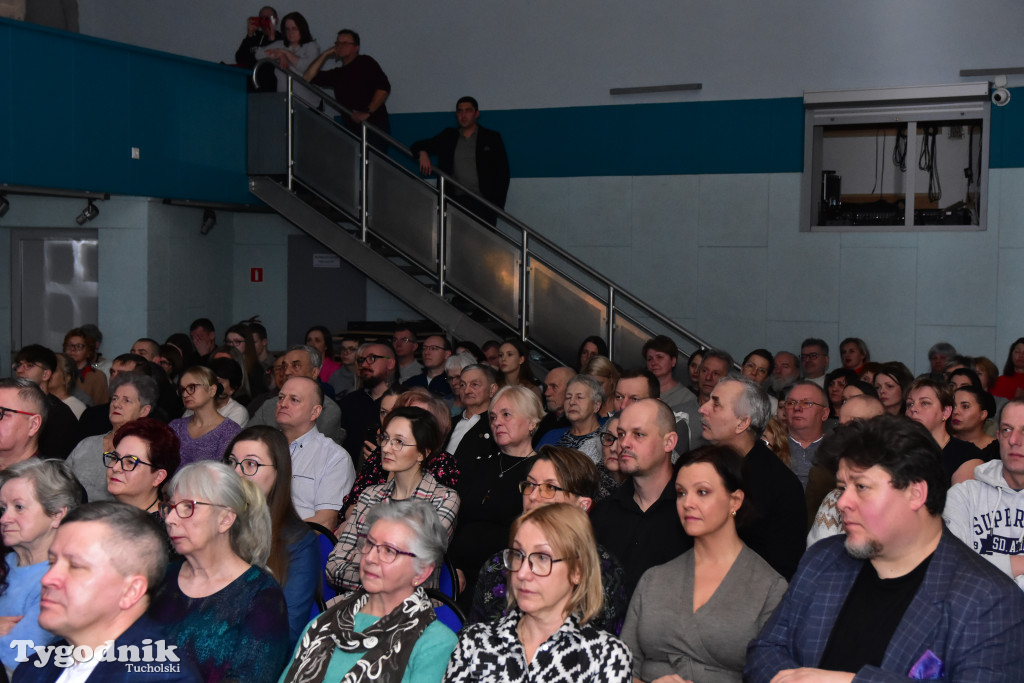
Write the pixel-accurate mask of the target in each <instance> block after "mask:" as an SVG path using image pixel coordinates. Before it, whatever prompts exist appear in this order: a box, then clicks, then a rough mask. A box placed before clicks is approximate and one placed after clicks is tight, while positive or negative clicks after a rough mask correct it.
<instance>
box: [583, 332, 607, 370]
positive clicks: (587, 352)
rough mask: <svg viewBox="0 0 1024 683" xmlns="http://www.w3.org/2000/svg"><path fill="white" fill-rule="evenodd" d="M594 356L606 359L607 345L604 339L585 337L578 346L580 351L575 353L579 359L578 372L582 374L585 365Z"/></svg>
mask: <svg viewBox="0 0 1024 683" xmlns="http://www.w3.org/2000/svg"><path fill="white" fill-rule="evenodd" d="M594 356H604V357H605V358H607V357H608V343H607V342H605V340H604V339H602V338H601V337H597V336H591V337H587V338H586V339H584V340H583V343H582V344H580V350H579V351H578V352H577V353H576V357H577V358H579V365H577V367H578V368H579V371H580V372H581V373H582V372H584V370H583V368H585V367H587V363H589V362H590V359H591V358H593V357H594Z"/></svg>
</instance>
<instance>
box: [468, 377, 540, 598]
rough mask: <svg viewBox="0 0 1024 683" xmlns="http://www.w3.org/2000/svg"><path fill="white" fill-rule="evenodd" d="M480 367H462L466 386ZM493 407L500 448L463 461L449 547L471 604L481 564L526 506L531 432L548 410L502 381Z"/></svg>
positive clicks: (531, 395)
mask: <svg viewBox="0 0 1024 683" xmlns="http://www.w3.org/2000/svg"><path fill="white" fill-rule="evenodd" d="M475 367H479V366H470V368H467V369H466V370H464V371H463V372H462V376H463V377H464V378H465V377H467V375H468V376H469V378H468V381H467V387H469V386H471V385H472V384H473V383H474V382H475V381H476V379H477V378H476V377H475V376H474V371H473V369H472V368H475ZM476 375H479V376H480V377H482V376H483V373H482V372H480V371H479V370H477V371H476ZM480 389H482V388H477V390H480ZM488 412H489V418H490V425H491V430H490V434H491V436H492V437H493V438H492V439H491V441H492V442H493V445H494V447H495V448H494V450H493V451H492V452H490V453H487V454H485V455H481V456H480V458H479V459H473V460H468V461H461V460H460V462H459V466H460V468H461V473H460V476H459V485H458V486H457V487H456V490H457V491H458V492H459V498H460V499H461V501H462V503H461V505H462V507H461V509H460V511H459V523H458V525H457V526H456V528H455V536H454V538H453V539H452V544H451V548H450V550H449V556H450V558H451V561H452V564H453V565H455V568H456V569H457V570H459V572H461V574H462V575H463V576H464V577H465V580H466V589H465V592H464V593H463V595H461V596H460V599H461V600H462V601H463V602H464V603H465V605H466V606H467V607H468V606H469V602H470V600H471V599H472V597H473V587H474V584H475V583H476V579H477V574H478V572H479V571H480V567H481V565H483V563H484V561H486V560H487V558H488V557H490V556H491V555H493V554H494V553H495V552H497V551H498V550H499V549H500V548H501V545H502V543H503V542H504V540H503V539H505V538H507V534H508V529H509V526H510V525H511V524H512V520H514V519H515V518H516V517H518V516H519V515H520V514H521V513H522V511H523V497H522V494H521V493H520V491H519V482H520V481H522V480H523V477H524V476H525V475H526V473H527V472H529V471H530V467H531V466H532V465H533V461H534V459H535V457H536V454H535V453H534V450H533V444H532V443H531V441H530V436H531V433H532V432H533V430H534V429H536V427H537V423H538V422H540V419H541V417H543V415H544V409H543V408H542V407H541V404H540V399H538V398H537V395H536V394H535V393H533V392H532V391H530V390H529V389H527V388H526V387H523V386H514V387H502V388H501V389H500V390H499V391H498V393H497V394H495V395H494V400H492V401H491V402H490V407H489V409H488ZM481 419H487V418H486V417H484V418H481ZM467 438H468V437H467ZM460 450H461V448H460ZM481 452H482V451H481Z"/></svg>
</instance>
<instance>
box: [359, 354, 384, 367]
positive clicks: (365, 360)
mask: <svg viewBox="0 0 1024 683" xmlns="http://www.w3.org/2000/svg"><path fill="white" fill-rule="evenodd" d="M381 358H384V356H375V355H373V354H372V353H371V354H370V355H369V356H359V357H358V358H356V365H373V364H374V363H376V362H377V361H379V360H380V359H381Z"/></svg>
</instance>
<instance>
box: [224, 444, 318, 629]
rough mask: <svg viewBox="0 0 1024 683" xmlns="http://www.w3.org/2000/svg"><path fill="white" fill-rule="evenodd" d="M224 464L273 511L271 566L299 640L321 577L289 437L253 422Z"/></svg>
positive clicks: (268, 568) (290, 624)
mask: <svg viewBox="0 0 1024 683" xmlns="http://www.w3.org/2000/svg"><path fill="white" fill-rule="evenodd" d="M224 464H225V465H228V466H229V467H231V468H232V469H234V470H235V473H236V474H238V475H239V476H240V477H243V478H245V479H248V480H249V481H251V482H252V483H253V484H255V485H256V488H258V489H259V490H260V492H261V493H262V494H263V496H264V498H266V501H267V507H268V508H269V510H270V534H271V535H270V555H269V556H268V557H267V570H268V571H269V572H270V573H271V574H272V575H273V577H274V578H275V579H277V582H278V584H280V586H281V590H282V591H283V592H284V601H285V604H286V605H287V606H288V637H289V642H290V643H292V644H294V643H295V641H296V640H298V638H299V634H300V633H301V632H302V628H303V627H304V626H305V625H306V622H307V621H308V620H309V613H310V610H311V609H312V607H313V601H314V599H315V597H316V589H317V586H318V585H319V582H320V571H321V565H320V551H319V550H318V548H317V542H316V535H315V534H314V533H313V532H312V531H311V530H310V529H309V527H308V526H306V525H305V524H304V523H303V521H302V519H300V518H299V515H298V513H297V512H296V511H295V506H294V505H292V459H291V456H290V455H289V454H288V441H287V440H286V439H285V437H284V435H283V434H281V432H279V431H278V430H276V429H274V428H273V427H267V426H266V425H257V426H255V427H248V428H246V429H243V430H242V431H241V432H239V433H238V436H236V437H235V438H234V440H232V441H231V443H230V444H228V450H227V454H226V455H225V456H224Z"/></svg>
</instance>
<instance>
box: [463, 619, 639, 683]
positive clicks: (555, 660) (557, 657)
mask: <svg viewBox="0 0 1024 683" xmlns="http://www.w3.org/2000/svg"><path fill="white" fill-rule="evenodd" d="M522 614H523V613H522V612H520V611H519V610H518V609H515V610H512V611H511V612H510V613H509V614H508V615H506V616H505V617H504V618H502V619H501V620H500V621H497V622H491V623H486V624H473V625H471V626H467V627H466V628H465V629H463V631H462V632H461V633H460V634H459V644H458V647H456V648H455V652H453V653H452V658H451V660H450V661H449V662H448V670H447V671H446V672H445V674H444V680H445V683H448V682H451V683H462V682H463V681H502V682H503V683H516V682H517V681H544V683H630V682H631V681H632V680H633V670H632V666H633V656H632V655H631V654H630V652H629V648H628V647H626V645H625V644H624V643H623V642H622V641H621V640H619V639H618V638H616V637H615V636H613V635H611V634H609V633H608V632H606V631H602V630H599V629H596V628H594V627H593V626H591V625H590V624H587V625H585V626H582V627H581V626H579V625H578V623H577V618H576V616H575V615H571V616H569V617H568V618H567V619H566V620H565V623H563V624H562V627H561V628H559V629H558V631H556V632H555V633H554V635H552V636H551V637H550V638H548V639H547V640H546V641H545V642H544V643H543V644H542V645H541V646H540V648H538V649H537V653H536V654H535V655H534V657H533V661H532V662H530V663H529V664H527V663H526V654H525V653H524V651H523V644H522V643H520V642H519V636H518V634H517V632H516V627H517V626H518V625H519V620H520V619H521V618H522Z"/></svg>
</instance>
